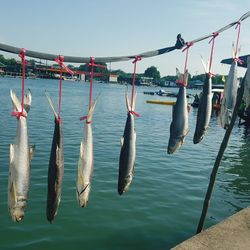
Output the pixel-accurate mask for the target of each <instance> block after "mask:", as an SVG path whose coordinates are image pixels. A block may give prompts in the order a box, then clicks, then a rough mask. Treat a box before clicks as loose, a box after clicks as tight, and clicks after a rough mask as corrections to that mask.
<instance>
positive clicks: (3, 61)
mask: <svg viewBox="0 0 250 250" xmlns="http://www.w3.org/2000/svg"><path fill="white" fill-rule="evenodd" d="M28 62H29V65H30V67H31V68H32V67H33V68H34V69H35V68H36V67H37V66H38V65H39V64H41V62H39V61H36V60H33V59H30V60H28ZM97 63H98V62H97ZM98 64H101V65H103V66H106V67H105V68H99V67H95V73H102V76H100V80H103V81H108V76H109V74H116V75H119V77H118V81H119V80H120V81H122V80H123V79H127V80H129V79H132V77H133V74H132V73H126V72H124V71H123V70H120V69H118V70H109V69H108V66H107V64H106V63H98ZM1 65H2V66H3V65H4V66H5V67H6V69H7V70H8V71H14V72H21V64H20V62H18V61H16V60H15V59H14V58H10V59H8V58H5V57H4V56H3V55H0V66H1ZM40 66H41V65H40ZM67 66H68V67H69V68H70V69H72V70H75V71H84V72H89V71H90V70H91V69H90V67H89V65H88V63H86V64H81V65H80V66H74V65H72V64H68V65H67ZM52 67H54V68H58V67H59V66H58V64H53V65H52ZM142 77H147V78H151V79H152V83H154V84H157V85H164V84H165V83H166V82H175V81H176V75H168V76H163V77H161V75H160V72H159V70H158V69H157V67H155V66H151V67H148V68H147V69H146V70H145V71H144V73H142V74H137V80H140V78H142ZM224 78H225V77H224V76H222V75H215V77H213V78H212V82H213V83H214V84H223V83H224V80H225V79H224ZM188 80H189V82H190V81H191V82H195V81H196V82H197V81H200V82H204V80H205V74H199V75H193V76H191V75H190V74H188Z"/></svg>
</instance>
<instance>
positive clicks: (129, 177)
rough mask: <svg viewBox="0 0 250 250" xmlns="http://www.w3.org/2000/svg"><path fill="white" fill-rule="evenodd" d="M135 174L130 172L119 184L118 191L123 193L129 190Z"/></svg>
mask: <svg viewBox="0 0 250 250" xmlns="http://www.w3.org/2000/svg"><path fill="white" fill-rule="evenodd" d="M132 179H133V174H132V173H131V174H128V175H127V176H126V178H124V179H123V180H122V181H121V182H119V185H118V193H119V194H120V195H122V194H123V193H125V192H127V191H128V188H129V186H130V184H131V182H132Z"/></svg>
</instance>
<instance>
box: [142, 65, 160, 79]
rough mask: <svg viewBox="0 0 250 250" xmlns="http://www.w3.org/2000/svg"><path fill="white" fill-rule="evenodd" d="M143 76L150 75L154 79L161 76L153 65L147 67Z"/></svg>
mask: <svg viewBox="0 0 250 250" xmlns="http://www.w3.org/2000/svg"><path fill="white" fill-rule="evenodd" d="M144 76H145V77H152V78H153V79H154V81H158V80H159V79H160V78H161V75H160V72H159V71H158V70H157V68H156V67H155V66H151V67H149V68H147V69H146V70H145V72H144Z"/></svg>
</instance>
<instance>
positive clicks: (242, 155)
mask: <svg viewBox="0 0 250 250" xmlns="http://www.w3.org/2000/svg"><path fill="white" fill-rule="evenodd" d="M237 130H238V131H237V132H238V139H239V141H240V142H241V144H240V143H239V144H238V148H237V151H236V150H234V152H232V151H231V150H230V146H229V150H228V152H227V153H226V156H225V163H224V164H223V165H224V168H223V169H224V174H225V176H224V178H225V179H224V181H223V188H224V190H226V191H227V192H230V193H233V194H234V196H233V197H230V198H229V200H227V202H228V203H229V204H230V205H231V206H233V207H234V208H235V209H236V211H239V210H240V209H242V208H244V207H246V206H248V205H249V203H250V200H249V197H250V168H249V166H250V158H249V155H250V128H249V127H241V128H238V129H237ZM240 132H241V134H242V137H241V138H240ZM225 184H226V185H225Z"/></svg>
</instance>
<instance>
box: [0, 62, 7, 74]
mask: <svg viewBox="0 0 250 250" xmlns="http://www.w3.org/2000/svg"><path fill="white" fill-rule="evenodd" d="M4 68H6V65H4V64H3V63H0V74H4V73H5V71H4Z"/></svg>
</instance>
